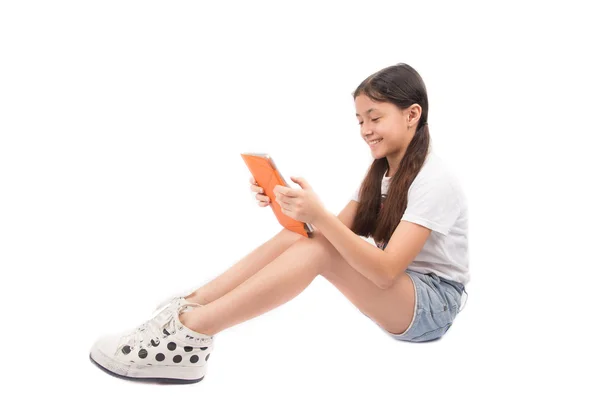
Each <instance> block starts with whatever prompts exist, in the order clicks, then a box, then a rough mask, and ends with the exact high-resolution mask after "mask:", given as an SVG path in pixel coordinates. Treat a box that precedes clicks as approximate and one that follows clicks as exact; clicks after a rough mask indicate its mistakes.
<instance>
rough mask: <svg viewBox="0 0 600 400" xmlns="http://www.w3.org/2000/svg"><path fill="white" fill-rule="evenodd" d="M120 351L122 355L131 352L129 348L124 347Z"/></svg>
mask: <svg viewBox="0 0 600 400" xmlns="http://www.w3.org/2000/svg"><path fill="white" fill-rule="evenodd" d="M121 351H122V352H123V354H129V353H130V352H131V347H129V346H124V347H123V348H122V349H121Z"/></svg>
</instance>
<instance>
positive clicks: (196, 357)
mask: <svg viewBox="0 0 600 400" xmlns="http://www.w3.org/2000/svg"><path fill="white" fill-rule="evenodd" d="M199 359H200V358H199V357H198V356H196V355H193V356H191V357H190V362H191V363H192V364H196V363H197V362H198V360H199Z"/></svg>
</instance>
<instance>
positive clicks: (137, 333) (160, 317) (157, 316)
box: [117, 297, 179, 352]
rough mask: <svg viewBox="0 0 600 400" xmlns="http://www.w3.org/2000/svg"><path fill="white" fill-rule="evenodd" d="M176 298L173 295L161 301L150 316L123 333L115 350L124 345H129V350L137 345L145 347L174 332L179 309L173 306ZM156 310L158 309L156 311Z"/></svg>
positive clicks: (156, 343)
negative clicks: (131, 329) (134, 327)
mask: <svg viewBox="0 0 600 400" xmlns="http://www.w3.org/2000/svg"><path fill="white" fill-rule="evenodd" d="M176 299H177V297H174V298H171V299H168V300H165V301H164V302H162V303H161V304H160V305H159V306H158V307H156V310H155V313H154V316H153V317H152V318H150V319H149V320H147V321H146V322H144V323H143V324H141V325H140V326H138V327H137V328H136V329H134V330H133V331H131V332H129V333H126V334H125V335H123V336H122V337H121V339H120V341H119V345H118V346H117V352H118V351H120V350H121V348H123V347H124V346H129V347H130V350H131V351H133V349H135V348H136V347H138V346H139V347H140V349H141V348H143V347H144V345H146V347H149V346H150V345H152V344H155V345H158V344H159V343H160V339H161V338H165V337H167V336H168V335H172V334H174V333H175V331H176V325H175V317H176V315H178V314H179V310H177V309H176V308H177V307H175V304H176V301H175V300H176ZM167 305H168V306H167ZM165 306H166V307H165ZM158 310H160V311H159V312H156V311H158Z"/></svg>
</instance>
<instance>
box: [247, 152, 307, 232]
mask: <svg viewBox="0 0 600 400" xmlns="http://www.w3.org/2000/svg"><path fill="white" fill-rule="evenodd" d="M241 156H242V159H243V160H244V162H245V163H246V166H247V167H248V169H249V170H250V173H251V174H252V176H253V177H254V179H255V180H256V183H257V184H258V186H260V187H262V188H263V189H264V191H265V192H264V193H263V194H265V195H266V196H268V197H269V199H270V200H271V201H270V202H269V205H270V206H271V209H272V210H273V213H274V214H275V217H277V221H279V224H280V225H281V226H283V227H284V228H286V229H289V230H290V231H292V232H296V233H299V234H300V235H302V236H304V237H309V238H310V237H313V232H314V228H313V226H312V225H311V224H307V223H304V222H302V221H296V220H295V219H293V218H291V217H289V216H287V215H285V214H284V213H283V212H282V211H281V207H280V206H279V203H277V201H275V193H274V192H273V189H275V186H276V185H281V186H287V187H290V185H288V184H287V183H286V181H285V179H283V176H281V174H280V173H279V170H278V169H277V167H276V166H275V162H274V161H273V159H272V158H271V157H270V156H269V155H268V154H266V153H241Z"/></svg>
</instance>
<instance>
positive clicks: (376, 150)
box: [354, 94, 421, 170]
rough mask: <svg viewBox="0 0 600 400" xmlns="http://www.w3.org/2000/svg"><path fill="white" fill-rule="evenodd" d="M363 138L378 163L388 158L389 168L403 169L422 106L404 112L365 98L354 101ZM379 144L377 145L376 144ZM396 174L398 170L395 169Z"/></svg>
mask: <svg viewBox="0 0 600 400" xmlns="http://www.w3.org/2000/svg"><path fill="white" fill-rule="evenodd" d="M354 104H355V106H356V117H357V118H358V123H359V125H360V134H361V137H362V139H363V140H365V141H366V142H367V145H368V146H369V147H370V148H371V154H372V155H373V157H374V158H375V159H379V158H383V157H387V158H388V162H389V165H391V166H394V165H399V164H400V160H401V159H402V156H403V155H404V153H405V151H406V148H407V147H408V145H409V143H410V141H411V140H412V138H413V136H414V134H415V130H416V125H417V123H418V119H419V118H418V117H419V116H420V110H421V108H420V107H421V106H419V105H418V104H415V105H413V106H411V107H409V108H408V109H406V110H400V109H399V108H398V107H396V106H395V105H394V104H392V103H387V102H376V101H373V100H371V99H370V98H369V97H367V96H365V95H364V94H361V95H359V96H357V97H356V99H355V100H354ZM373 140H377V141H378V142H377V143H375V144H373V143H372V141H373ZM392 169H393V170H395V167H392Z"/></svg>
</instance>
